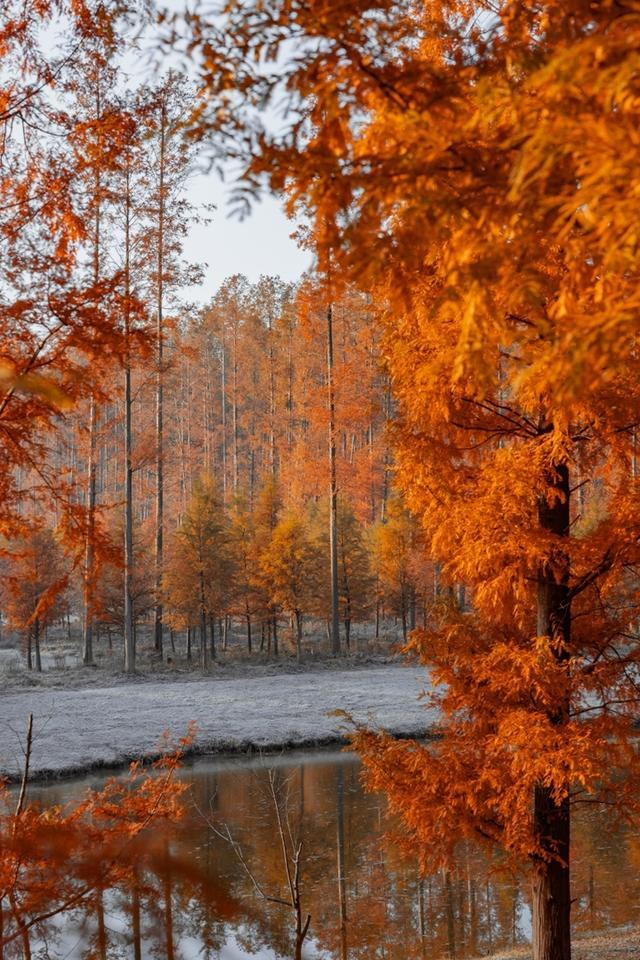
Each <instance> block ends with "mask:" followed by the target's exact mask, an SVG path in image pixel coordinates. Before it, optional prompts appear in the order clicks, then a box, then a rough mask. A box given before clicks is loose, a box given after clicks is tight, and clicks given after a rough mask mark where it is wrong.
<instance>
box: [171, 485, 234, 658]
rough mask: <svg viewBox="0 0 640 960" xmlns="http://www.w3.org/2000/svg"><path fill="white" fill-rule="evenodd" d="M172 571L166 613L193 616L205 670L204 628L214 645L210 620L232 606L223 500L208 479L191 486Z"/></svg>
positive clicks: (176, 536)
mask: <svg viewBox="0 0 640 960" xmlns="http://www.w3.org/2000/svg"><path fill="white" fill-rule="evenodd" d="M172 558H173V563H172V569H171V572H170V573H169V574H168V575H167V577H166V579H165V591H166V600H167V605H168V607H169V608H174V607H175V608H177V609H179V610H181V611H192V610H197V614H198V625H199V628H200V665H201V667H202V669H203V670H204V669H206V666H207V662H208V654H207V624H210V627H211V654H212V656H213V657H215V655H216V651H215V645H214V634H213V631H214V618H215V617H216V616H218V615H219V614H222V613H226V612H227V610H228V607H229V606H230V604H231V596H232V584H233V573H234V562H233V553H232V549H231V544H230V534H229V527H228V522H227V519H226V516H225V514H224V508H223V504H222V500H221V497H220V496H219V493H218V490H217V488H216V485H215V483H214V481H213V479H212V478H211V477H209V476H207V475H206V474H205V475H203V476H202V477H201V478H200V479H199V480H198V481H197V482H196V484H195V486H194V489H193V494H192V496H191V500H190V503H189V507H188V509H187V512H186V514H185V516H184V518H183V520H182V524H181V526H180V528H179V529H178V530H177V532H176V534H175V542H174V544H173V547H172Z"/></svg>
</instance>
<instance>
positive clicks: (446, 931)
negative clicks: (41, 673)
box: [4, 752, 640, 960]
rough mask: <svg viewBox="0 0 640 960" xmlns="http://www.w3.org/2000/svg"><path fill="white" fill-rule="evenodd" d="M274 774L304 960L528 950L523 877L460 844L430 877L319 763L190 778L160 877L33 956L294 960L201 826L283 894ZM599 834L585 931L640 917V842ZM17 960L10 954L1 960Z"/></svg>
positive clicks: (345, 770) (43, 938) (578, 900)
mask: <svg viewBox="0 0 640 960" xmlns="http://www.w3.org/2000/svg"><path fill="white" fill-rule="evenodd" d="M269 768H273V769H276V770H277V776H278V777H280V778H283V779H285V778H286V780H287V783H288V803H287V810H288V816H289V818H290V822H291V830H292V833H293V834H294V835H295V836H296V837H300V838H301V839H302V840H303V842H304V857H303V864H302V874H301V896H302V898H303V900H304V903H305V910H306V909H308V910H309V912H310V913H311V915H312V921H311V928H310V931H309V934H308V936H307V940H306V941H305V945H304V951H303V956H304V957H305V958H309V960H312V958H326V960H347V958H348V960H405V958H407V960H414V958H415V960H427V958H429V960H436V958H438V957H443V958H444V957H451V958H454V957H455V958H458V960H462V958H465V957H471V956H479V955H486V954H491V953H493V952H495V951H497V950H498V949H500V948H501V947H504V946H511V945H512V944H518V943H522V942H526V940H527V938H528V934H529V928H530V920H529V917H530V913H529V901H528V894H529V883H528V880H527V879H526V878H524V877H513V876H509V875H508V873H507V872H506V871H504V870H502V871H501V869H500V863H499V862H498V860H497V859H496V858H494V857H492V856H491V854H490V853H488V852H487V851H486V850H483V849H482V848H480V847H474V846H472V845H471V844H461V845H460V849H459V850H458V854H457V859H456V863H455V866H454V868H453V869H452V870H451V871H450V872H448V873H445V872H440V873H437V874H435V875H433V876H425V877H424V878H421V877H420V875H419V872H418V868H417V861H416V859H415V858H414V857H412V856H407V855H405V854H403V853H401V852H400V851H399V849H398V848H397V846H396V845H395V844H394V843H393V842H392V840H391V839H387V838H386V836H385V834H386V833H387V832H389V831H390V830H392V828H393V824H391V823H390V822H389V821H388V820H387V819H386V817H385V805H384V799H383V798H382V797H378V796H372V795H368V794H366V793H364V791H363V789H362V787H361V786H360V782H359V768H358V763H357V761H356V760H355V759H354V758H353V757H351V756H349V755H346V754H342V753H339V752H324V753H322V754H318V753H316V754H312V753H308V754H297V755H295V754H292V755H288V756H283V757H276V758H274V757H266V758H262V759H255V760H253V761H250V762H249V761H246V760H244V761H243V760H228V761H224V762H216V763H213V762H209V763H207V762H204V761H200V762H198V763H196V764H195V765H194V766H193V767H192V768H187V769H185V770H184V772H183V775H184V776H185V777H186V778H187V779H188V780H189V781H190V782H191V785H192V787H191V800H192V806H190V809H189V812H188V815H187V817H186V819H185V822H184V823H183V824H182V825H181V826H180V829H179V831H177V832H175V833H174V835H173V836H172V837H170V838H167V841H166V846H165V853H166V869H163V870H161V871H160V873H161V874H162V878H161V879H157V878H151V877H141V878H140V881H141V883H140V887H139V888H135V889H111V890H105V891H103V892H100V893H99V894H96V895H94V896H93V898H92V900H91V901H90V902H87V903H86V904H84V905H83V908H82V909H81V910H77V911H76V912H75V913H74V914H73V916H72V917H68V916H67V917H66V918H64V919H63V920H59V921H54V922H52V923H51V924H50V925H49V927H48V928H47V929H45V928H43V929H41V930H39V931H37V936H35V937H34V948H36V949H37V948H38V945H40V947H43V946H44V945H45V943H46V946H47V949H48V951H49V954H48V955H49V956H51V957H52V958H62V957H64V956H72V957H74V958H77V960H90V958H96V960H97V958H100V960H102V958H105V960H107V958H108V960H116V958H133V960H151V958H156V960H192V958H193V960H195V958H196V957H198V958H200V957H202V958H205V960H231V958H233V960H241V958H249V957H256V958H260V960H269V958H272V957H286V958H290V957H292V956H293V950H294V940H295V924H294V923H292V916H291V910H290V909H287V908H286V907H285V906H283V905H278V904H273V903H270V902H266V901H264V900H263V899H260V898H259V897H257V896H256V895H255V890H254V888H253V885H252V882H251V879H250V877H249V876H248V875H247V872H246V871H245V870H244V869H243V867H242V865H241V864H240V863H239V861H238V857H237V855H236V854H235V853H234V850H233V849H232V848H231V847H230V845H229V843H225V842H224V840H222V839H221V838H220V837H218V836H216V835H215V833H214V832H212V831H211V829H210V828H209V826H208V824H207V822H206V818H205V817H203V816H202V811H207V815H209V813H211V815H213V816H215V819H216V820H217V821H218V822H221V823H225V824H227V825H228V826H229V829H230V830H231V832H232V834H233V836H234V838H235V839H237V840H238V842H239V843H240V844H241V845H242V851H243V856H244V857H245V858H246V860H247V863H248V864H250V865H251V869H252V871H253V872H254V873H255V875H256V876H259V878H260V882H261V884H262V885H263V886H264V888H265V889H269V891H276V892H279V894H281V895H282V897H283V898H284V897H286V895H287V890H286V876H285V874H284V871H283V861H282V851H281V846H280V840H279V835H278V826H277V818H276V813H275V810H274V805H273V802H272V797H271V796H270V792H269V787H268V783H269V781H268V770H269ZM94 779H95V778H94ZM84 786H85V784H84V783H83V784H82V785H78V784H75V785H74V784H67V785H63V786H56V787H49V788H46V789H43V790H41V791H40V796H41V798H43V799H45V802H51V803H57V802H60V801H61V800H66V799H69V796H70V794H71V793H72V792H73V791H74V790H76V791H79V790H80V789H84ZM187 803H189V799H187ZM605 824H606V820H605V816H604V814H598V813H594V811H593V810H591V809H590V810H589V811H588V812H584V813H583V814H580V815H579V816H578V817H577V818H576V825H575V829H574V873H573V893H572V895H573V897H574V927H575V928H576V929H577V930H580V931H588V930H598V929H603V928H606V927H609V926H618V925H620V924H624V923H628V922H632V921H637V920H638V919H640V874H639V872H638V869H637V868H638V866H639V865H640V837H639V835H638V833H636V832H633V831H631V830H629V829H622V830H619V831H618V832H616V833H615V834H611V835H609V834H608V833H607V832H606V830H605V829H604V827H605ZM174 866H175V869H174ZM38 941H39V944H38ZM12 951H14V952H12ZM34 955H35V951H34ZM19 956H20V953H19V951H17V948H15V947H12V948H11V949H9V948H8V949H7V950H6V951H5V958H4V960H12V958H13V957H19Z"/></svg>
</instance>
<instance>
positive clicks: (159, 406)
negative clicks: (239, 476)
mask: <svg viewBox="0 0 640 960" xmlns="http://www.w3.org/2000/svg"><path fill="white" fill-rule="evenodd" d="M160 111H161V116H160V156H159V158H158V165H159V170H158V173H159V183H158V263H157V270H158V282H157V290H156V298H157V304H156V311H157V324H156V360H157V364H158V367H157V370H156V489H155V495H156V496H155V499H156V517H155V521H156V538H155V572H156V605H155V612H154V625H153V636H154V645H155V648H156V650H157V651H158V653H160V654H162V572H163V561H164V553H163V550H164V545H163V535H164V371H163V368H162V364H163V353H164V328H163V309H164V276H163V273H164V213H165V211H164V204H165V197H164V191H165V187H164V174H165V170H164V166H165V142H166V133H167V105H166V101H165V98H164V95H163V96H162V100H161V106H160Z"/></svg>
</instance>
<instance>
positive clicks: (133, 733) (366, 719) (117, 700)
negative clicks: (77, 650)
mask: <svg viewBox="0 0 640 960" xmlns="http://www.w3.org/2000/svg"><path fill="white" fill-rule="evenodd" d="M425 680H426V678H425V673H424V670H423V669H422V668H419V667H415V666H406V665H399V664H397V663H396V664H386V665H382V666H380V665H376V666H369V667H366V668H359V669H349V668H347V669H330V670H300V671H296V672H280V671H276V672H270V673H264V674H261V675H256V674H253V675H250V676H247V675H244V676H235V677H229V676H227V677H215V678H214V677H206V678H203V677H200V678H196V677H194V678H193V679H189V680H187V679H180V680H175V681H173V682H172V681H171V680H170V679H162V680H160V681H158V682H154V680H153V679H150V678H148V679H147V678H146V679H145V680H144V681H143V682H136V681H135V680H134V681H133V682H131V683H126V682H121V683H117V684H116V685H112V686H107V687H102V686H100V687H98V686H88V687H87V686H85V687H79V688H71V689H65V688H59V687H48V688H47V687H35V688H34V687H29V688H26V689H20V688H18V689H13V690H11V691H9V690H5V691H4V696H3V695H1V694H0V730H2V732H3V745H2V747H1V748H0V775H1V776H2V777H4V778H5V779H6V780H9V781H10V782H17V781H19V780H20V778H21V775H22V761H23V752H22V742H23V740H24V732H25V730H26V722H27V716H28V714H29V713H33V716H34V744H33V751H32V756H31V772H30V777H29V782H30V783H46V782H51V781H55V780H61V779H71V778H73V777H80V776H82V775H84V774H90V773H92V772H94V771H95V772H98V771H100V770H114V771H115V770H118V769H120V770H122V769H123V768H126V767H127V766H128V764H129V763H131V762H132V761H133V760H140V759H144V760H145V762H151V761H152V760H153V759H155V758H156V757H158V756H159V755H161V754H162V753H163V752H166V732H167V731H170V733H171V735H172V738H173V739H174V740H178V739H179V738H180V737H181V736H183V735H184V734H185V732H186V731H187V729H188V726H189V724H190V723H191V722H194V721H195V723H196V735H195V739H194V742H193V744H191V745H190V746H189V747H188V748H187V750H185V759H189V758H191V757H201V756H206V755H210V756H223V755H225V754H226V755H229V756H238V755H241V754H247V755H253V754H255V753H258V752H261V751H262V752H271V753H274V752H281V751H284V750H293V749H298V748H304V747H308V748H312V747H327V746H332V745H333V746H340V745H343V744H345V743H346V742H347V738H346V736H345V724H344V719H343V718H342V717H340V716H338V717H336V716H335V715H334V713H335V711H337V710H344V711H346V712H348V713H350V714H351V715H352V716H353V718H354V720H355V721H357V722H359V723H370V724H371V725H372V726H377V727H381V728H383V729H385V730H387V731H389V732H390V733H392V734H394V735H396V736H411V737H414V736H420V737H424V736H427V735H429V734H430V733H433V730H434V727H435V724H436V723H437V711H436V710H435V709H434V708H433V707H429V706H425V704H424V703H423V702H422V701H421V700H420V699H419V697H420V694H421V692H422V691H423V690H424V688H425V686H426V683H425Z"/></svg>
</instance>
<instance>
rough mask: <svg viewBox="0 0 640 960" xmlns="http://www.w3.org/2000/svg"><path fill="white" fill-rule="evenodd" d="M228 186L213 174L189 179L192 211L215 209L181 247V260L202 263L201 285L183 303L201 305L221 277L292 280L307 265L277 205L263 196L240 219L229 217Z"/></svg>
mask: <svg viewBox="0 0 640 960" xmlns="http://www.w3.org/2000/svg"><path fill="white" fill-rule="evenodd" d="M229 190H230V185H229V184H227V183H221V181H220V179H219V178H218V176H217V174H215V173H211V174H209V175H206V174H200V175H198V176H196V177H194V178H193V180H192V181H191V184H190V188H189V199H190V200H191V202H192V203H193V204H194V205H195V206H200V207H202V206H203V205H204V204H205V203H215V204H216V206H217V209H216V210H214V211H213V213H211V214H207V215H206V216H207V218H208V219H210V220H211V221H212V222H211V223H209V224H200V225H196V226H194V227H192V228H191V231H190V234H189V237H188V238H187V242H186V244H185V248H184V256H185V259H186V260H188V261H190V262H192V263H203V262H204V263H207V264H208V266H207V268H206V271H205V279H204V283H203V284H202V286H201V287H192V288H190V289H189V290H187V291H185V294H186V299H189V300H199V301H207V300H209V299H210V298H211V297H212V296H213V294H214V293H215V291H216V290H217V288H218V287H219V286H220V284H221V283H222V281H223V280H224V279H225V277H229V276H232V275H233V274H234V273H244V274H245V275H246V276H247V277H248V279H249V280H250V281H252V282H253V281H255V280H257V279H258V278H259V277H260V275H261V274H266V275H269V276H276V275H277V276H280V277H282V279H283V280H297V279H298V278H299V277H300V276H301V274H302V273H303V272H304V271H305V270H306V269H307V267H309V266H310V264H311V255H310V253H309V251H306V250H301V249H300V248H299V247H298V246H297V244H296V242H295V241H294V240H292V239H291V236H290V235H291V233H292V232H293V230H294V229H295V224H294V223H292V222H291V221H290V220H288V219H287V218H286V216H285V214H284V212H283V209H282V204H281V203H280V201H279V200H278V199H277V198H275V197H270V196H266V197H264V199H263V200H262V202H261V203H257V204H255V205H254V207H253V211H252V213H251V215H250V216H249V217H247V218H246V219H245V220H242V221H239V220H238V219H237V218H236V217H232V218H231V217H229V208H228V197H229Z"/></svg>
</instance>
